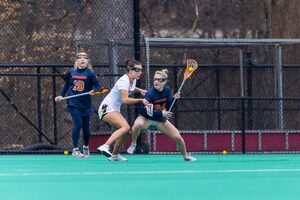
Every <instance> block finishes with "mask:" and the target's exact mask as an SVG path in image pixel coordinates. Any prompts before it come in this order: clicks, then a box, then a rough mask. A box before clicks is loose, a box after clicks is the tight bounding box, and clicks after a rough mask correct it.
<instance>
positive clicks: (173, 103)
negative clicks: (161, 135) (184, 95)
mask: <svg viewBox="0 0 300 200" xmlns="http://www.w3.org/2000/svg"><path fill="white" fill-rule="evenodd" d="M184 83H185V80H183V81H182V83H181V85H180V87H179V90H178V92H180V91H181V89H182V87H183V85H184ZM175 102H176V99H175V98H174V100H173V102H172V104H171V106H170V108H169V111H170V112H171V110H172V108H173V106H174V105H175Z"/></svg>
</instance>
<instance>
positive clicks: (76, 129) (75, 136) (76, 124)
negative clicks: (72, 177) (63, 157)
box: [70, 110, 84, 158]
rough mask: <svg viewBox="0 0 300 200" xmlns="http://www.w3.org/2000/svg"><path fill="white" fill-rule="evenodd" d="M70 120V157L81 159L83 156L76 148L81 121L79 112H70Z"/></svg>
mask: <svg viewBox="0 0 300 200" xmlns="http://www.w3.org/2000/svg"><path fill="white" fill-rule="evenodd" d="M70 113H71V116H72V120H73V130H72V142H73V150H72V156H74V157H75V158H83V157H84V155H83V154H82V153H81V152H80V150H79V147H78V142H79V137H80V130H81V128H82V119H81V115H80V113H79V112H77V111H76V110H72V111H70Z"/></svg>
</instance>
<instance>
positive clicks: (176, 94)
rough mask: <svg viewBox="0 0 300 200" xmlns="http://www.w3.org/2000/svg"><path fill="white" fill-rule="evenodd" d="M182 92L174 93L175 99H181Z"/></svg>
mask: <svg viewBox="0 0 300 200" xmlns="http://www.w3.org/2000/svg"><path fill="white" fill-rule="evenodd" d="M180 94H181V93H180V92H176V93H175V94H174V96H173V97H174V99H180Z"/></svg>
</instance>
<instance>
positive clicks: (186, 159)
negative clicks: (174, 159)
mask: <svg viewBox="0 0 300 200" xmlns="http://www.w3.org/2000/svg"><path fill="white" fill-rule="evenodd" d="M183 160H184V161H187V162H193V161H196V160H197V159H196V158H194V157H192V156H191V155H190V154H189V155H187V156H186V157H184V158H183Z"/></svg>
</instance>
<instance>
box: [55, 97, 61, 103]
mask: <svg viewBox="0 0 300 200" xmlns="http://www.w3.org/2000/svg"><path fill="white" fill-rule="evenodd" d="M62 98H63V97H62V96H57V97H55V99H54V100H55V102H60V101H61V99H62Z"/></svg>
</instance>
